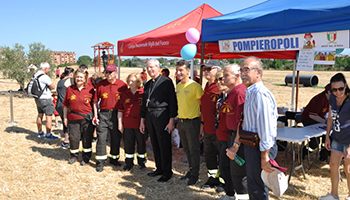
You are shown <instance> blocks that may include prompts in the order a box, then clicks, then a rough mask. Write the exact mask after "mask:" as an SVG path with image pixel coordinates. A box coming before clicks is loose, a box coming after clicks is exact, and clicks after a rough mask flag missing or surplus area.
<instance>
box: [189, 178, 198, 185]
mask: <svg viewBox="0 0 350 200" xmlns="http://www.w3.org/2000/svg"><path fill="white" fill-rule="evenodd" d="M196 183H198V177H197V176H191V177H190V180H188V182H187V185H195V184H196Z"/></svg>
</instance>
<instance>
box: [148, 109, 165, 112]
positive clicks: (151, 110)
mask: <svg viewBox="0 0 350 200" xmlns="http://www.w3.org/2000/svg"><path fill="white" fill-rule="evenodd" d="M147 110H148V112H153V111H163V110H165V108H147Z"/></svg>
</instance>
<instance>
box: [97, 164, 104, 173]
mask: <svg viewBox="0 0 350 200" xmlns="http://www.w3.org/2000/svg"><path fill="white" fill-rule="evenodd" d="M96 171H97V172H102V171H103V163H98V164H97V166H96Z"/></svg>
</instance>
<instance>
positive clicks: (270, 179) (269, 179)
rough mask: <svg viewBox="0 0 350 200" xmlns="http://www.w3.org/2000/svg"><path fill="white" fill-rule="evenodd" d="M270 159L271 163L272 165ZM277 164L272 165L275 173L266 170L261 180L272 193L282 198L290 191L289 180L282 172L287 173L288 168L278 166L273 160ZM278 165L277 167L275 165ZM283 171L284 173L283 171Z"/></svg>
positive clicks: (262, 172) (262, 173)
mask: <svg viewBox="0 0 350 200" xmlns="http://www.w3.org/2000/svg"><path fill="white" fill-rule="evenodd" d="M271 160H272V159H270V163H271ZM273 161H274V162H275V163H273V162H272V163H271V165H272V167H271V169H273V170H274V171H273V172H271V173H267V172H265V171H264V170H262V171H261V179H262V180H263V182H264V183H265V185H266V186H267V187H268V188H270V189H271V190H272V192H273V193H274V194H275V195H276V196H278V197H280V196H282V195H283V193H284V192H285V191H286V190H287V189H288V180H287V177H286V175H284V173H283V172H282V171H284V172H285V171H286V170H287V169H286V168H283V167H280V166H278V164H277V162H276V161H275V160H273ZM275 164H277V167H278V168H277V167H275V166H274V165H275ZM281 170H282V171H281Z"/></svg>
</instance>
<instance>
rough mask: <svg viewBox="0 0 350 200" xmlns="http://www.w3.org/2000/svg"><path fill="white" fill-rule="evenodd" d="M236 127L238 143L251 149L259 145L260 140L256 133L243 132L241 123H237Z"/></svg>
mask: <svg viewBox="0 0 350 200" xmlns="http://www.w3.org/2000/svg"><path fill="white" fill-rule="evenodd" d="M238 127H239V129H238V134H239V141H240V142H241V143H242V144H245V145H249V146H252V147H256V146H258V145H259V142H260V138H259V135H258V133H254V132H251V131H245V130H243V129H242V121H241V122H240V123H239V125H238Z"/></svg>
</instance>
